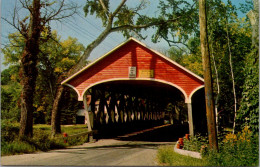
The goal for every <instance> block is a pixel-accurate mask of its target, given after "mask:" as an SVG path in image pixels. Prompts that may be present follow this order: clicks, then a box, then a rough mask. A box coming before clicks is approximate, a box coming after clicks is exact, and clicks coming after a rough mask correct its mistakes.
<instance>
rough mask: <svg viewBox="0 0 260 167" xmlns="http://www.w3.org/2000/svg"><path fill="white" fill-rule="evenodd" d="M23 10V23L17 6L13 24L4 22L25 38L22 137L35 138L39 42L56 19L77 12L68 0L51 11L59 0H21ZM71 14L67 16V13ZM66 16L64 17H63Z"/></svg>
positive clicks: (21, 70)
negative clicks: (24, 13) (34, 116)
mask: <svg viewBox="0 0 260 167" xmlns="http://www.w3.org/2000/svg"><path fill="white" fill-rule="evenodd" d="M19 2H20V4H21V6H22V8H23V9H25V11H27V13H26V14H27V16H25V17H24V19H23V20H20V19H19V18H20V16H19V15H20V14H19V11H21V10H20V9H19V10H18V9H17V7H16V6H15V9H14V10H13V11H14V13H13V18H12V19H11V21H10V20H9V19H6V18H4V20H5V21H6V22H7V23H9V24H10V25H12V26H13V27H14V28H15V29H17V31H19V33H20V34H21V35H22V36H23V38H24V42H25V43H24V45H23V51H22V53H21V59H20V61H21V64H20V77H21V81H20V84H21V86H22V90H21V96H20V99H21V120H20V131H19V138H20V139H23V138H24V137H31V136H33V111H34V107H33V97H34V92H35V85H36V78H37V75H38V73H37V67H36V66H37V63H38V54H39V52H40V49H39V43H40V41H43V40H42V39H41V32H42V31H43V30H44V27H49V23H50V21H52V20H60V19H62V18H64V17H68V16H71V15H72V14H73V13H74V12H75V9H76V8H75V7H68V8H67V6H66V5H65V3H64V0H61V1H59V2H60V4H59V6H58V7H57V8H55V9H53V8H50V6H52V5H53V4H55V3H58V1H48V0H46V1H40V0H23V1H22V0H21V1H19ZM68 10H69V14H68V15H67V13H66V12H67V11H68ZM61 13H62V14H61Z"/></svg>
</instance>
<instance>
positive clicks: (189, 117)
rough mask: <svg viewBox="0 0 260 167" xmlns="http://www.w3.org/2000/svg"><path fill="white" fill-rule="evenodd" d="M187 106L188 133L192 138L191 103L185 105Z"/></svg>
mask: <svg viewBox="0 0 260 167" xmlns="http://www.w3.org/2000/svg"><path fill="white" fill-rule="evenodd" d="M187 105H188V120H189V132H190V135H191V136H194V128H193V119H192V105H191V103H187Z"/></svg>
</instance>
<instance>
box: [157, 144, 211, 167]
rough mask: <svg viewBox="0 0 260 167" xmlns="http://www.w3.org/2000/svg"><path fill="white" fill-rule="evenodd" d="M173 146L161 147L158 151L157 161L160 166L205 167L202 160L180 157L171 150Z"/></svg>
mask: <svg viewBox="0 0 260 167" xmlns="http://www.w3.org/2000/svg"><path fill="white" fill-rule="evenodd" d="M173 147H174V146H173V145H167V146H161V147H159V149H158V154H157V160H158V162H159V164H160V165H162V166H206V162H205V161H204V160H203V159H197V158H192V157H188V156H184V155H180V154H178V153H176V152H174V150H173Z"/></svg>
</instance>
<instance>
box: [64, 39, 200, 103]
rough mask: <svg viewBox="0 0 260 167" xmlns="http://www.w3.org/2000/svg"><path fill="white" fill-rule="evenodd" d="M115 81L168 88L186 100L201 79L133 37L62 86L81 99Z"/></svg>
mask: <svg viewBox="0 0 260 167" xmlns="http://www.w3.org/2000/svg"><path fill="white" fill-rule="evenodd" d="M119 81H125V82H127V81H131V83H137V84H142V83H143V84H148V82H147V81H150V82H149V83H153V84H156V83H157V84H158V83H162V84H167V85H171V86H173V87H175V88H177V89H178V90H180V91H181V92H182V93H183V94H184V96H185V100H186V101H189V100H190V99H191V96H192V94H193V93H194V92H195V91H196V90H197V89H199V88H201V87H203V86H204V80H203V78H201V77H200V76H198V75H196V74H195V73H193V72H191V71H190V70H188V69H186V68H184V67H183V66H181V65H179V64H178V63H176V62H174V61H173V60H171V59H169V58H168V57H166V56H164V55H162V54H161V53H159V52H157V51H155V50H153V49H151V48H148V47H147V46H146V45H145V44H143V43H142V42H140V41H138V40H136V39H134V38H129V39H128V40H127V41H125V42H123V43H121V44H120V45H118V46H117V47H115V48H114V49H113V50H111V51H110V52H108V53H106V54H105V55H103V56H102V57H100V58H99V59H97V60H96V61H94V62H92V63H90V64H89V65H87V66H85V67H84V68H82V69H81V70H80V71H78V72H77V73H75V74H74V75H72V76H70V77H69V78H67V79H66V80H64V81H63V82H62V84H63V85H68V86H70V87H72V88H73V89H74V90H75V91H76V92H77V93H78V96H79V100H82V99H83V94H84V93H85V92H86V91H87V90H88V89H89V88H91V87H92V86H95V85H97V84H101V83H108V82H119ZM137 81H138V82H137ZM142 81H143V82H142Z"/></svg>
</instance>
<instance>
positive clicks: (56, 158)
mask: <svg viewBox="0 0 260 167" xmlns="http://www.w3.org/2000/svg"><path fill="white" fill-rule="evenodd" d="M178 130H179V129H178V128H176V127H173V126H157V127H153V128H147V129H145V130H144V129H143V130H139V131H136V132H134V133H133V132H132V133H128V134H124V135H121V136H117V137H114V138H108V137H104V138H103V139H102V138H101V137H100V139H99V140H98V141H97V142H95V143H85V144H83V145H80V146H74V147H70V148H67V149H60V150H52V151H49V152H38V153H34V154H23V155H14V156H4V157H1V165H2V166H7V165H19V166H42V165H44V166H57V165H59V166H157V160H156V154H157V149H158V147H159V146H160V145H166V144H167V145H168V144H175V143H174V142H175V141H177V140H178V137H179V136H180V135H182V134H180V133H179V131H178Z"/></svg>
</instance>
